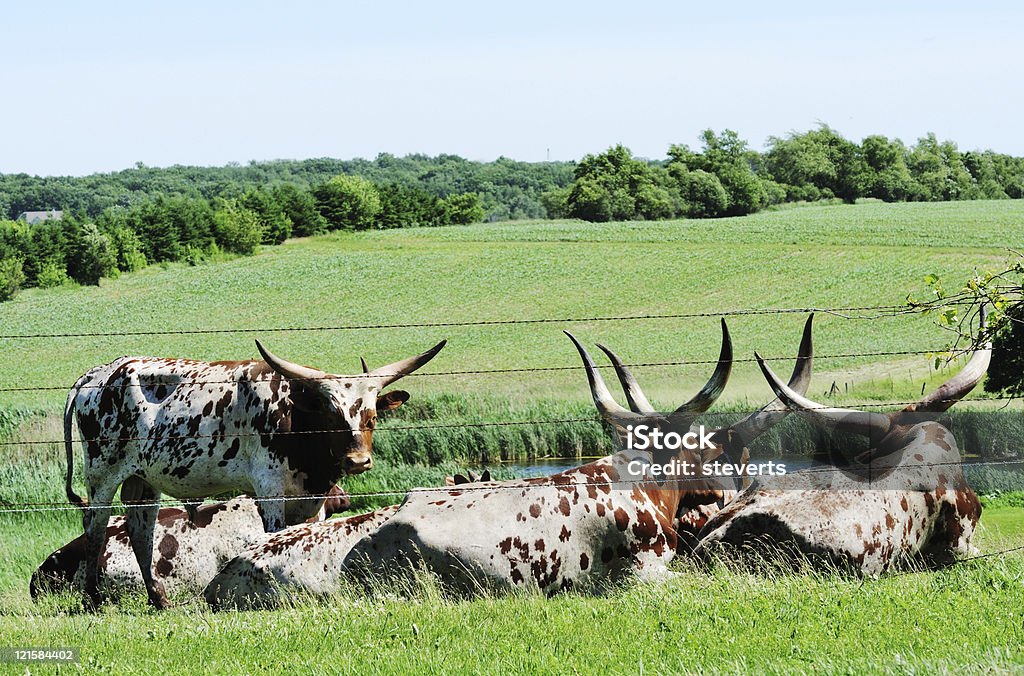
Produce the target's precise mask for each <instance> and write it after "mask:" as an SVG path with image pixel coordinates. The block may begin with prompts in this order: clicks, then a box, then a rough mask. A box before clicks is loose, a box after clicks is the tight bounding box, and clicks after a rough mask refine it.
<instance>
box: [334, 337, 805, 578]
mask: <svg viewBox="0 0 1024 676" xmlns="http://www.w3.org/2000/svg"><path fill="white" fill-rule="evenodd" d="M722 330H723V340H722V349H721V353H720V355H719V361H718V367H717V368H716V370H715V373H714V375H713V376H712V377H711V379H710V380H709V381H708V383H707V384H706V385H705V386H704V388H703V389H702V390H701V391H700V392H699V393H698V394H697V395H696V396H695V397H694V398H693V399H691V400H690V401H689V402H687V403H686V404H684V405H682V406H681V407H679V408H678V409H677V410H676V411H675V412H673V413H672V414H668V415H663V414H658V413H654V412H653V408H652V407H650V404H649V403H648V402H647V400H646V398H645V397H643V396H642V392H640V390H639V387H637V386H636V383H635V380H634V379H633V378H632V376H631V375H629V374H628V371H626V370H625V369H622V368H621V367H620V368H617V372H618V373H619V375H620V379H622V381H623V386H624V387H625V389H626V393H627V398H628V399H629V400H630V405H631V407H632V408H633V409H635V410H629V409H626V408H624V407H622V406H620V405H618V404H617V403H616V402H615V401H614V399H613V398H612V397H611V395H610V393H609V392H608V389H607V387H606V386H605V384H604V382H603V380H602V379H601V376H600V374H599V373H598V371H597V368H596V366H595V365H594V362H593V360H592V359H591V358H590V355H589V354H588V353H587V351H586V350H585V349H584V348H583V346H582V345H581V344H580V343H579V342H578V341H577V340H576V339H575V338H574V337H573V336H572V335H569V337H570V339H572V341H573V343H574V344H575V345H576V347H577V350H578V351H579V353H580V356H581V357H582V358H583V362H584V365H585V368H586V373H587V377H588V380H589V383H590V389H591V394H592V396H593V399H594V403H595V405H596V406H597V408H598V410H599V411H600V412H601V414H602V416H603V418H604V419H605V420H606V421H607V422H608V423H610V424H611V425H612V426H613V427H614V428H615V429H616V431H617V433H618V434H619V435H620V437H621V436H622V435H623V434H625V433H626V429H627V427H628V425H629V424H633V423H637V424H639V423H645V424H651V425H657V426H659V427H660V428H665V429H675V430H683V431H684V432H685V431H686V430H688V429H689V428H690V425H691V424H692V423H693V422H694V420H695V419H696V418H697V417H698V416H699V415H700V414H701V413H703V412H704V411H706V410H707V409H708V408H709V407H710V406H711V404H712V403H713V402H714V401H715V399H716V398H717V397H718V396H719V394H721V392H722V390H723V388H724V386H725V383H726V380H727V379H728V376H729V372H730V369H731V366H732V347H731V343H730V340H729V334H728V330H727V328H726V326H725V322H724V321H723V322H722ZM809 335H810V322H809V321H808V326H807V328H806V330H805V338H806V340H805V341H804V343H803V344H802V350H803V349H806V352H802V354H801V357H803V358H802V359H799V360H798V364H797V367H796V368H795V369H794V377H793V384H794V385H795V386H798V387H801V388H802V387H804V386H805V383H806V380H807V379H808V376H809V371H810V361H811V359H810V340H809ZM616 361H617V360H616ZM613 363H615V362H614V361H613ZM619 366H620V365H619ZM638 411H639V412H638ZM784 414H785V411H784V407H783V406H782V405H781V404H780V403H779V402H777V401H776V402H773V403H771V404H769V405H766V406H765V407H763V408H762V409H761V410H760V411H758V412H756V413H755V414H752V415H751V416H749V417H748V418H746V419H744V420H742V421H740V422H739V423H737V424H736V425H733V426H731V427H728V428H724V429H719V430H716V431H715V432H714V433H713V434H714V437H715V439H716V440H717V442H716V445H715V446H714V448H712V449H711V450H710V451H709V452H706V453H703V454H702V453H697V452H695V451H693V450H690V449H687V448H686V447H685V446H684V447H681V448H680V449H679V450H677V451H671V452H670V451H663V452H638V451H635V450H633V451H628V450H624V451H621V452H619V453H616V454H613V455H610V456H607V457H605V458H602V459H600V460H597V461H595V462H592V463H589V464H586V465H583V466H581V467H577V468H575V469H570V470H566V471H564V472H560V473H558V474H554V475H552V476H549V477H542V478H537V479H527V480H514V481H498V482H489V483H483V484H476V485H473V486H467V487H458V488H452V489H448V490H443V491H414V492H411V493H409V494H408V495H407V496H406V499H405V501H404V502H403V503H402V505H401V506H400V508H399V509H398V511H397V512H396V513H395V514H394V515H393V516H392V517H391V518H390V519H388V520H387V521H386V522H385V523H384V524H383V525H382V526H380V528H378V529H377V530H376V531H374V532H373V533H372V534H370V535H369V536H367V537H365V538H363V539H362V540H361V541H360V542H359V543H357V544H356V545H355V546H354V547H353V548H352V550H351V552H350V553H349V554H348V556H347V557H346V559H345V562H344V567H345V572H346V574H347V575H349V576H353V577H354V578H355V579H357V580H362V581H369V580H374V579H381V578H383V579H391V578H397V579H399V580H401V581H410V580H412V579H414V578H415V576H416V575H417V574H418V572H419V571H420V570H424V569H425V570H427V571H430V572H433V573H435V574H436V575H437V576H438V577H439V579H440V580H441V581H442V582H443V583H444V584H445V585H446V586H448V587H450V588H452V589H453V590H457V591H462V592H473V591H475V590H478V589H481V588H496V589H502V588H513V587H530V588H535V589H539V590H540V591H541V592H543V593H547V594H551V593H555V592H557V591H559V590H562V589H567V588H577V589H592V588H594V587H598V586H601V585H604V584H606V583H608V582H612V581H615V580H618V579H621V578H624V577H626V576H628V575H635V576H637V577H639V578H644V579H657V578H660V577H664V576H666V575H668V574H669V573H668V569H667V567H666V564H667V563H668V562H669V561H670V560H671V559H672V558H673V557H674V556H675V554H676V547H677V541H678V537H679V536H678V534H677V532H676V530H675V528H674V523H675V521H676V517H677V515H678V514H681V513H686V512H687V511H689V509H692V508H693V507H697V506H699V505H702V504H709V503H712V502H715V501H716V500H719V499H720V498H721V497H722V495H723V490H735V489H736V488H737V485H736V483H735V482H734V481H733V480H731V479H724V478H721V479H719V478H715V477H711V478H704V477H698V476H693V477H689V478H688V479H687V480H678V481H673V480H671V479H668V480H666V479H665V477H659V476H655V475H654V474H653V472H652V470H651V469H650V468H647V469H640V470H639V471H637V469H636V467H634V466H632V465H631V464H630V463H631V462H632V461H634V460H638V461H641V462H642V461H647V462H648V464H651V463H658V464H665V463H669V462H672V461H676V462H681V461H685V462H688V463H690V464H691V466H692V465H694V464H702V463H703V461H704V460H705V459H716V460H722V459H723V457H722V456H725V459H726V460H727V461H729V462H732V463H738V462H741V459H740V457H739V456H740V455H742V452H743V446H744V445H745V443H746V442H748V441H749V440H750V439H752V438H753V436H756V434H757V433H759V432H761V431H763V430H764V429H766V428H767V427H768V426H770V425H771V424H772V423H773V422H776V421H777V420H778V419H779V418H780V416H782V415H784Z"/></svg>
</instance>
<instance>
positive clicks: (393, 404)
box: [377, 390, 409, 412]
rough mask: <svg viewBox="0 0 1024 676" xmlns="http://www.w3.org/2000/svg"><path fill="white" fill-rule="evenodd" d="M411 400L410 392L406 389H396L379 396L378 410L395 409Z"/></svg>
mask: <svg viewBox="0 0 1024 676" xmlns="http://www.w3.org/2000/svg"><path fill="white" fill-rule="evenodd" d="M407 401H409V393H408V392H406V391H405V390H394V391H392V392H387V393H385V394H382V395H380V396H379V397H377V411H378V412H380V411H393V410H395V409H396V408H398V407H399V406H401V405H402V404H404V403H405V402H407Z"/></svg>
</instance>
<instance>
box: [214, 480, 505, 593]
mask: <svg viewBox="0 0 1024 676" xmlns="http://www.w3.org/2000/svg"><path fill="white" fill-rule="evenodd" d="M466 474H468V476H466V475H463V474H455V475H454V476H450V477H445V485H446V486H461V485H464V484H471V483H480V482H487V481H490V480H491V472H490V470H486V469H485V470H484V471H483V472H482V473H481V474H480V475H479V476H478V475H477V474H476V473H475V472H473V471H468V472H467V473H466ZM428 490H430V489H428ZM396 511H398V505H391V506H389V507H383V508H381V509H378V510H376V511H373V512H368V513H366V514H359V515H357V516H351V517H348V518H345V519H332V520H331V521H329V522H327V523H317V524H310V525H299V526H292V527H291V528H286V529H285V530H283V531H280V532H279V533H276V534H275V535H274V536H273V537H271V538H270V539H269V540H267V541H264V542H259V543H257V544H254V545H252V546H250V547H248V548H246V549H245V551H243V552H240V553H239V554H238V556H237V557H236V558H235V559H234V560H232V561H231V562H230V563H228V564H227V565H226V566H224V569H223V570H222V571H221V572H220V573H218V574H217V576H216V577H215V578H214V579H213V580H211V581H210V584H209V586H207V588H206V592H205V594H206V600H207V601H208V602H209V604H210V605H211V606H212V607H213V608H214V609H217V610H220V609H224V608H235V609H238V610H246V609H250V608H255V607H264V606H269V605H273V604H274V603H275V602H276V601H277V600H278V599H279V597H280V596H281V594H282V592H284V591H286V590H287V589H288V588H294V589H299V590H302V591H303V592H304V593H310V594H326V593H330V592H334V591H337V590H338V589H339V588H340V583H341V579H342V562H343V561H344V559H345V555H346V554H348V552H349V550H351V549H352V546H353V545H354V544H355V543H356V542H358V541H359V540H361V539H362V538H363V537H364V536H365V535H368V534H370V533H372V532H373V531H374V530H376V529H377V528H378V527H379V526H380V525H381V524H383V523H384V522H385V521H387V520H388V519H389V518H391V517H392V516H393V515H394V514H395V512H396Z"/></svg>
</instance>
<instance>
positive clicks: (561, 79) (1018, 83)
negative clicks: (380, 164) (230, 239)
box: [0, 0, 1024, 175]
mask: <svg viewBox="0 0 1024 676" xmlns="http://www.w3.org/2000/svg"><path fill="white" fill-rule="evenodd" d="M492 5H493V6H492ZM2 22H3V26H4V30H3V37H2V38H0V63H2V64H3V68H2V69H0V87H2V90H0V91H3V92H4V97H3V103H2V104H0V173H15V172H27V173H30V174H41V175H53V174H76V175H78V174H86V173H91V172H94V171H113V170H118V169H123V168H126V167H130V166H132V165H134V164H135V163H136V162H143V163H145V164H147V165H150V166H167V165H171V164H199V165H222V164H225V163H228V162H241V163H246V162H248V161H250V160H264V159H275V158H293V159H302V158H308V157H339V158H351V157H367V158H372V157H375V156H376V155H377V154H378V153H381V152H390V153H393V154H396V155H402V154H406V153H411V152H423V153H428V154H437V153H455V154H459V155H462V156H464V157H469V158H472V159H479V160H489V159H494V158H496V157H498V156H501V155H504V156H507V157H512V158H515V159H522V160H531V161H535V160H543V159H545V158H546V157H548V156H549V153H550V158H551V159H559V160H562V159H579V158H580V157H582V156H583V155H584V154H585V153H588V152H599V151H601V150H603V149H604V148H606V147H608V146H609V145H612V144H615V143H624V144H626V145H628V146H629V147H630V148H632V150H633V151H634V152H635V153H636V154H638V155H641V156H645V157H652V158H660V157H664V155H665V151H666V149H667V148H668V146H669V145H670V144H672V143H687V144H689V145H691V146H695V147H696V146H697V145H698V134H699V132H700V130H702V129H704V128H707V127H713V128H715V129H716V130H719V129H723V128H726V127H728V128H732V129H735V130H736V131H738V132H739V133H740V135H741V136H742V137H744V138H746V139H747V140H748V141H749V142H750V143H751V145H752V146H753V147H755V148H762V147H763V145H764V143H765V141H766V140H767V137H768V136H769V135H783V134H785V133H787V132H789V131H792V130H806V129H809V128H811V127H813V126H814V125H816V124H817V123H818V122H819V121H821V122H827V123H828V124H830V125H831V126H832V127H834V128H836V129H837V130H839V131H840V132H841V133H843V134H844V135H846V136H847V137H848V138H851V139H854V140H860V139H861V138H862V137H863V136H865V135H867V134H871V133H882V134H886V135H888V136H890V137H893V136H895V137H899V138H902V139H903V140H904V141H908V142H913V141H914V140H915V139H916V138H917V137H919V136H922V135H923V134H924V133H926V132H928V131H933V132H935V133H936V134H938V135H939V136H940V138H949V139H952V140H954V141H956V142H957V143H958V144H959V145H960V147H961V149H965V150H967V149H973V148H992V149H995V150H998V151H1000V152H1008V153H1012V154H1015V155H1024V131H1022V126H1021V123H1020V119H1021V117H1022V115H1021V112H1020V111H1021V110H1022V109H1024V86H1022V85H1024V6H1022V5H1019V4H1014V3H1005V4H995V3H984V4H980V5H979V6H977V7H968V6H967V3H956V4H955V3H949V2H928V3H925V2H909V3H897V2H878V3H876V2H867V3H860V4H853V3H850V4H849V5H848V6H845V7H843V8H838V9H833V8H830V7H828V6H827V4H826V3H821V2H816V3H810V2H808V3H803V2H794V3H775V4H770V3H741V2H717V3H708V2H703V3H699V9H698V8H694V6H692V5H691V4H690V3H686V2H634V3H626V2H621V1H619V2H614V3H610V2H607V3H606V2H575V1H573V2H557V1H553V0H552V1H549V2H534V1H532V0H525V1H522V2H518V3H506V4H504V5H502V6H500V7H499V6H497V5H494V3H484V2H448V1H444V0H435V1H434V2H431V3H408V4H406V3H388V2H335V3H328V2H324V3H312V2H289V3H282V2H274V3H270V2H235V1H231V2H208V3H203V2H189V1H186V0H183V1H180V2H176V3H161V4H160V5H156V4H155V3H142V2H131V3H128V2H102V0H101V1H100V2H96V3H81V2H47V1H45V0H40V1H39V2H34V3H27V2H24V3H10V6H8V7H5V9H4V12H3V21H2Z"/></svg>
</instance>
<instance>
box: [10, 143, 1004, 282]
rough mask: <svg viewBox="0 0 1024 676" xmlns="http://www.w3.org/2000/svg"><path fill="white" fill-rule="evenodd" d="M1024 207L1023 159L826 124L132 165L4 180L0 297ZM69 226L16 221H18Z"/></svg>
mask: <svg viewBox="0 0 1024 676" xmlns="http://www.w3.org/2000/svg"><path fill="white" fill-rule="evenodd" d="M865 197H867V198H877V199H881V200H884V201H888V202H895V201H939V200H966V199H1007V198H1011V199H1020V198H1022V197H1024V158H1019V157H1012V156H1010V155H1005V154H1000V153H996V152H993V151H990V150H986V151H968V152H960V151H959V150H958V148H957V146H956V144H955V143H953V142H951V141H939V140H938V139H937V138H936V137H935V135H934V134H928V135H926V136H924V137H922V138H920V139H918V140H917V142H916V143H915V144H912V145H905V144H904V143H903V142H902V141H900V140H899V139H888V138H886V137H885V136H881V135H873V136H868V137H867V138H865V139H864V140H863V141H861V142H860V143H854V142H852V141H849V140H847V139H845V138H844V137H843V136H841V135H840V134H839V133H837V132H836V131H835V130H833V129H831V128H830V127H828V126H827V125H824V124H823V125H820V126H819V127H818V128H817V129H812V130H809V131H806V132H793V133H791V134H789V135H787V136H785V137H771V138H769V139H768V143H767V145H766V149H765V151H764V152H758V151H756V150H753V149H751V148H750V147H749V145H748V143H747V142H746V141H745V140H744V139H742V138H740V137H739V135H738V134H737V133H736V132H734V131H731V130H728V129H726V130H724V131H722V132H717V133H716V132H715V131H713V130H710V129H709V130H705V131H704V132H703V133H702V135H701V148H700V149H699V150H692V149H690V148H689V147H687V146H685V145H672V146H670V147H669V149H668V152H667V159H665V160H657V161H651V160H645V159H641V158H637V157H634V156H633V154H632V152H631V151H630V150H629V149H628V148H626V147H624V146H622V145H617V146H614V147H612V148H609V149H608V150H607V151H605V152H603V153H600V154H596V155H587V156H585V157H584V158H583V159H582V160H580V161H579V162H578V163H575V162H535V163H529V162H516V161H513V160H510V159H507V158H499V159H498V160H495V161H494V162H473V161H470V160H466V159H463V158H461V157H458V156H456V155H439V156H436V157H428V156H426V155H408V156H406V157H401V158H399V157H395V156H393V155H388V154H382V155H379V156H378V157H377V158H375V159H374V160H363V159H356V160H344V161H343V160H334V159H312V160H302V161H292V160H276V161H271V162H252V163H250V164H249V165H247V166H240V165H229V166H226V167H184V166H175V167H169V168H163V169H158V168H152V167H146V166H144V165H142V164H138V165H136V166H135V167H134V168H132V169H126V170H123V171H120V172H113V173H107V174H93V175H90V176H84V177H67V176H64V177H37V176H28V175H26V174H7V175H0V300H3V299H6V298H9V297H10V296H11V295H13V293H15V292H16V291H17V290H18V289H19V288H21V287H24V286H41V287H48V286H57V285H60V284H64V283H67V282H70V281H74V282H78V283H82V284H97V283H99V280H100V279H101V278H103V277H112V276H116V275H117V274H119V273H120V272H126V271H131V270H136V269H139V268H140V267H143V266H145V265H147V264H150V263H161V262H166V261H185V262H188V263H193V264H194V263H197V262H199V261H202V260H210V259H216V258H218V257H222V256H226V255H249V254H252V253H254V252H255V251H256V249H257V247H258V246H259V245H261V244H270V245H272V244H278V243H280V242H283V241H284V240H285V239H286V238H288V237H292V236H308V235H316V234H320V233H324V232H328V231H330V230H337V229H364V228H396V227H408V226H421V225H428V226H430V225H449V224H462V223H472V222H477V221H482V220H507V219H521V218H544V217H547V218H564V217H570V218H579V219H583V220H587V221H611V220H655V219H664V218H676V217H690V218H714V217H721V216H742V215H745V214H749V213H753V212H756V211H758V210H760V209H764V208H766V207H770V206H773V205H777V204H782V203H785V202H798V201H809V202H810V201H817V200H830V199H835V200H842V201H845V202H853V201H855V200H857V199H860V198H865ZM42 209H62V210H63V211H64V218H63V219H61V220H59V221H56V220H51V221H44V222H41V223H37V224H33V225H30V224H27V223H24V222H15V221H13V220H10V219H13V218H15V217H16V215H17V214H19V213H21V212H24V211H35V210H42Z"/></svg>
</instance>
